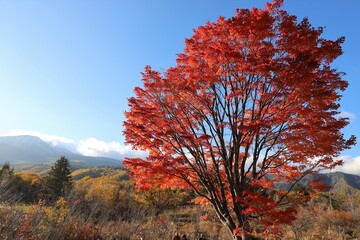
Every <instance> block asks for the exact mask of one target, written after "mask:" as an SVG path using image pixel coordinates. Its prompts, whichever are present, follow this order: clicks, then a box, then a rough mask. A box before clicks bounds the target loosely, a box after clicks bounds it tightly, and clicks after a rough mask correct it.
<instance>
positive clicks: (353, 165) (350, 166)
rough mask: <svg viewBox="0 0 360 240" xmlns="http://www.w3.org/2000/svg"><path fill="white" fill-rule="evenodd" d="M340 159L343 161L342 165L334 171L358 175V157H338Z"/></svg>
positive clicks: (359, 171)
mask: <svg viewBox="0 0 360 240" xmlns="http://www.w3.org/2000/svg"><path fill="white" fill-rule="evenodd" d="M340 159H342V160H344V164H343V165H342V166H338V167H336V168H335V170H334V171H341V172H345V173H350V174H356V175H360V156H358V157H350V156H343V157H340Z"/></svg>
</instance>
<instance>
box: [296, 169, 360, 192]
mask: <svg viewBox="0 0 360 240" xmlns="http://www.w3.org/2000/svg"><path fill="white" fill-rule="evenodd" d="M315 179H320V182H321V183H324V184H326V185H328V186H331V189H330V191H331V192H335V193H343V194H360V176H359V175H353V174H348V173H343V172H332V173H319V174H317V175H309V176H307V177H305V178H304V180H303V181H302V182H301V184H302V185H304V186H306V185H308V182H309V181H311V180H315Z"/></svg>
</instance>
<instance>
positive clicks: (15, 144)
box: [0, 136, 122, 172]
mask: <svg viewBox="0 0 360 240" xmlns="http://www.w3.org/2000/svg"><path fill="white" fill-rule="evenodd" d="M60 156H65V157H67V158H68V159H69V160H70V163H71V165H72V166H73V167H74V168H88V167H95V166H114V167H120V166H122V163H121V161H119V160H115V159H111V158H106V157H90V156H83V155H80V154H77V153H73V152H71V151H69V150H67V149H61V148H56V147H54V146H51V145H50V144H48V143H46V142H44V141H43V140H41V139H40V138H38V137H34V136H7V137H0V164H4V163H5V162H10V163H11V165H13V166H15V168H16V169H22V170H30V171H32V169H26V168H31V167H32V166H33V165H36V166H38V167H39V168H41V171H43V170H46V169H47V168H48V166H50V165H52V164H53V163H54V162H55V161H56V160H57V159H58V158H59V157H60ZM36 172H38V171H36Z"/></svg>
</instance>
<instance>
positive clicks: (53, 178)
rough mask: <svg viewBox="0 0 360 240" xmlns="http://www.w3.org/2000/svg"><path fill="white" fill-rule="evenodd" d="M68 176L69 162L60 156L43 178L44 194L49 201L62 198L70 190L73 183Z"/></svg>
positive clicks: (69, 171) (69, 172)
mask: <svg viewBox="0 0 360 240" xmlns="http://www.w3.org/2000/svg"><path fill="white" fill-rule="evenodd" d="M70 174H71V170H70V163H69V160H68V159H67V158H66V157H64V156H61V157H60V159H58V160H57V161H56V162H55V165H54V166H53V167H51V169H50V171H49V173H48V175H47V176H46V177H45V178H44V187H45V193H46V195H47V197H49V200H50V201H55V200H56V199H58V198H59V197H64V196H65V195H66V193H67V192H68V191H69V190H71V188H72V184H73V181H72V177H71V175H70Z"/></svg>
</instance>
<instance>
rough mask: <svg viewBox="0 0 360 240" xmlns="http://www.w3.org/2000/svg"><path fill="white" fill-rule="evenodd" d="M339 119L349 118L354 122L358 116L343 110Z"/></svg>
mask: <svg viewBox="0 0 360 240" xmlns="http://www.w3.org/2000/svg"><path fill="white" fill-rule="evenodd" d="M337 117H339V118H348V119H349V121H350V122H351V121H354V120H355V118H356V115H355V114H354V113H351V112H346V111H344V110H341V111H340V113H339V114H338V115H337Z"/></svg>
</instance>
